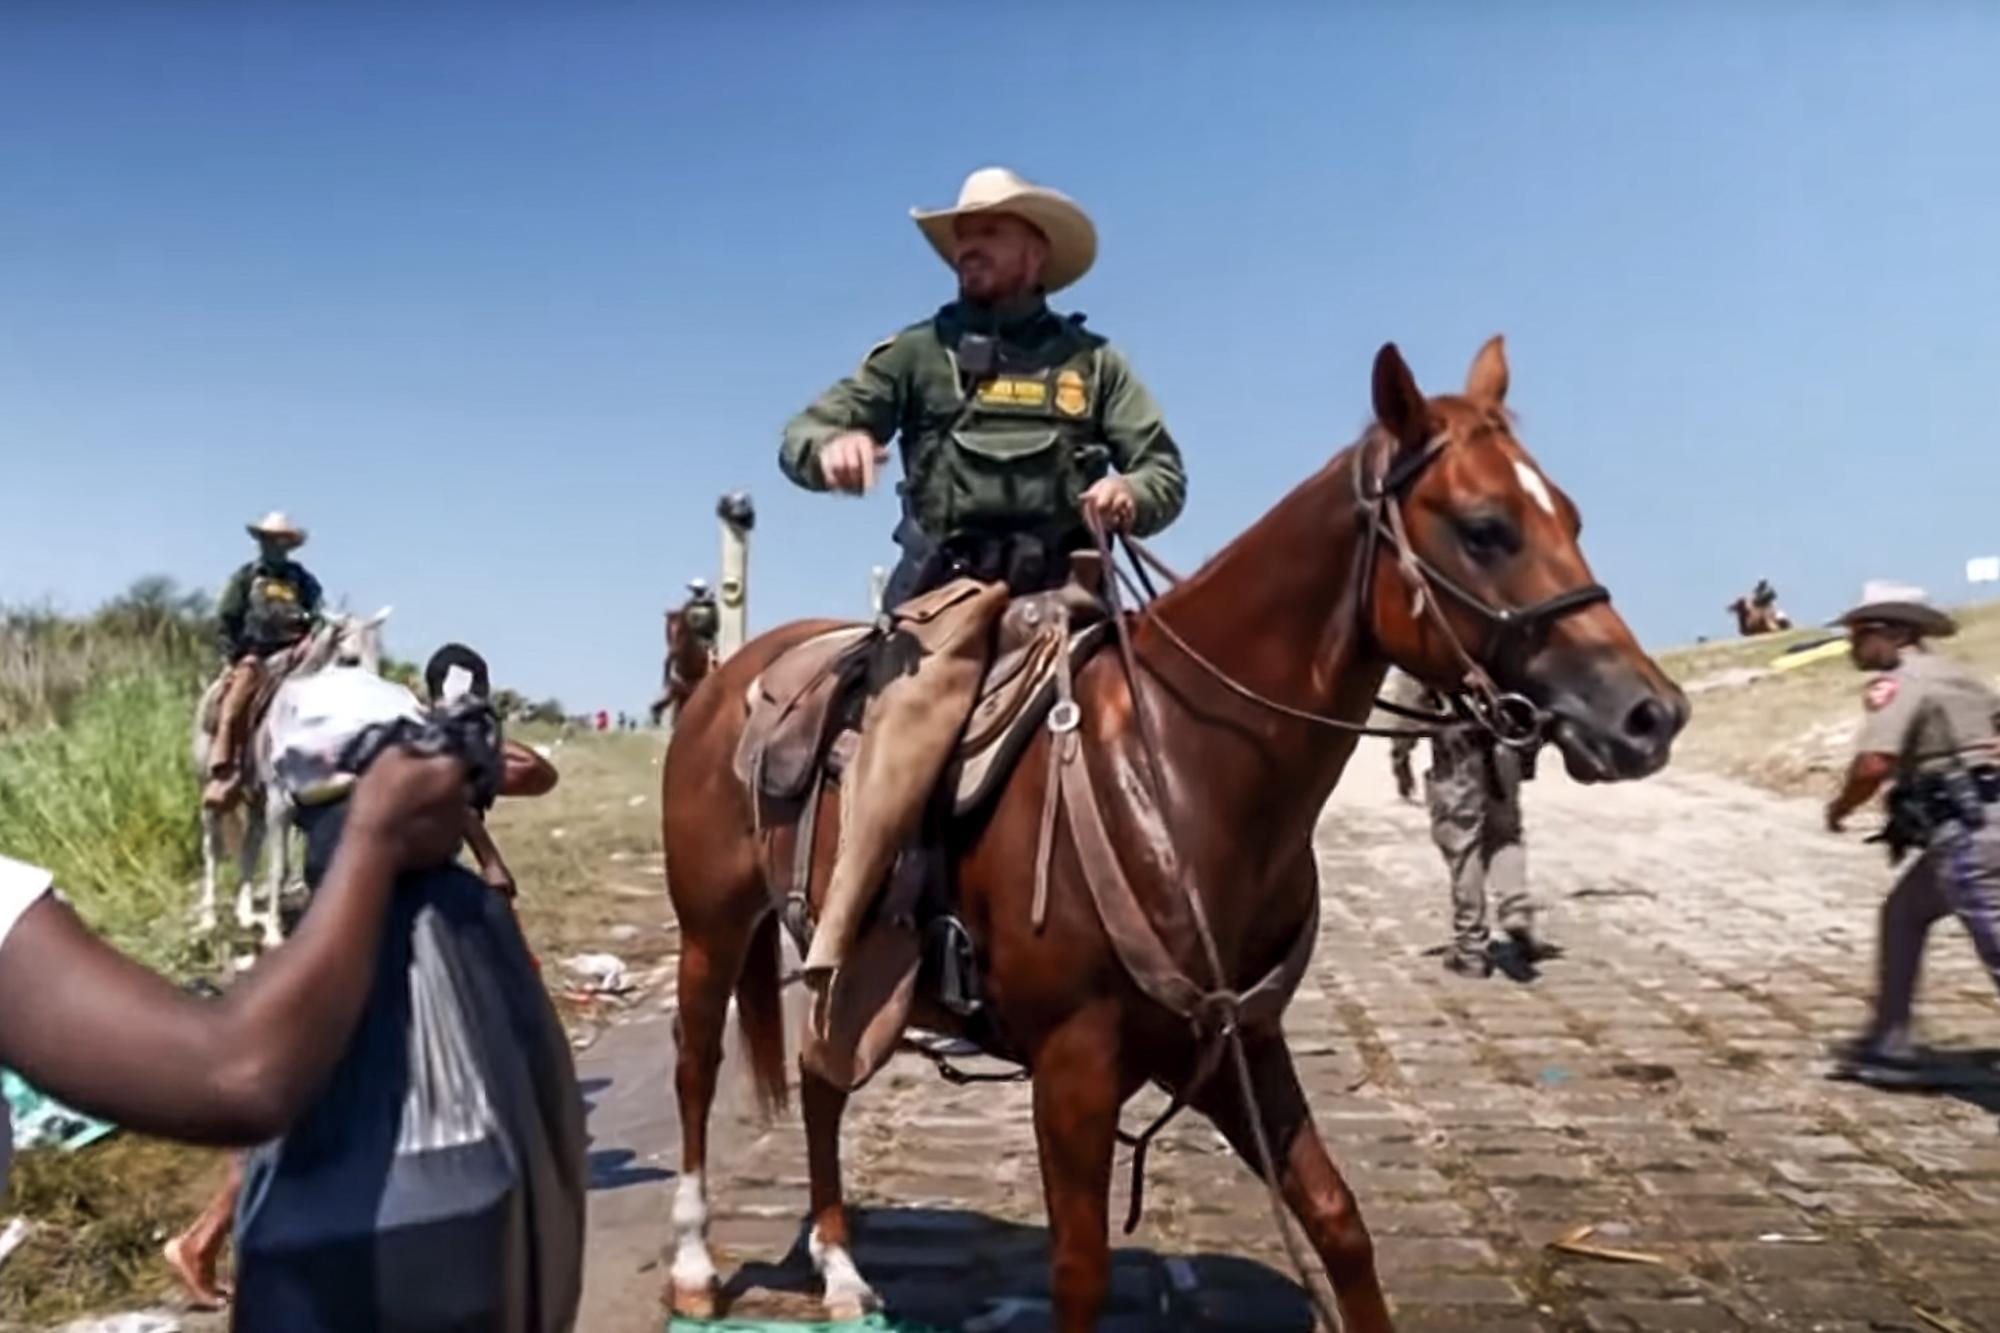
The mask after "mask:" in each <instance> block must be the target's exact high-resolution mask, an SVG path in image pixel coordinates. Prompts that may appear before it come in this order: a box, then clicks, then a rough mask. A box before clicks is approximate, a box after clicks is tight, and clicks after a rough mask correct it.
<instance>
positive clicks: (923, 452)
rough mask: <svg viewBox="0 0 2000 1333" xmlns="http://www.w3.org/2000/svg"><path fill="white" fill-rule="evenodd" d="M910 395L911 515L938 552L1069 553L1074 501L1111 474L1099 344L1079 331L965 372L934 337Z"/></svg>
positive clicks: (906, 489)
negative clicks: (1030, 540) (993, 538)
mask: <svg viewBox="0 0 2000 1333" xmlns="http://www.w3.org/2000/svg"><path fill="white" fill-rule="evenodd" d="M919 337H920V342H919V346H920V348H921V351H920V353H919V356H918V359H917V365H916V369H915V372H914V374H913V376H912V383H911V385H910V402H909V406H908V407H907V408H906V409H905V413H906V415H905V420H904V422H903V432H904V438H905V441H906V447H905V453H904V470H905V475H906V477H907V480H906V481H905V482H904V483H903V498H904V508H905V511H906V512H907V513H908V515H909V516H910V517H911V518H913V519H914V520H915V521H916V523H917V525H918V526H919V527H921V528H922V529H923V531H924V533H925V534H926V535H927V536H929V537H930V538H931V539H932V540H934V541H938V542H949V541H952V540H953V539H955V538H959V537H962V536H967V535H981V534H984V535H1009V534H1024V535H1033V536H1037V537H1040V538H1042V539H1043V540H1045V541H1049V542H1051V543H1065V544H1069V543H1073V542H1074V541H1075V540H1076V539H1077V538H1078V537H1079V536H1080V534H1081V533H1082V532H1083V530H1084V527H1083V518H1082V514H1081V511H1080V510H1079V508H1078V500H1079V498H1080V497H1081V496H1082V494H1083V492H1084V490H1085V489H1086V488H1088V487H1089V485H1090V484H1091V483H1092V482H1094V481H1096V480H1097V479H1098V478H1100V477H1102V476H1103V475H1104V474H1105V472H1106V471H1107V470H1108V468H1109V466H1110V462H1111V454H1110V450H1109V449H1108V448H1106V447H1105V445H1104V442H1103V431H1102V429H1101V427H1100V426H1099V424H1098V422H1099V415H1100V414H1099V401H1098V395H1099V392H1100V384H1099V381H1100V373H1099V358H1098V348H1099V346H1101V343H1100V341H1099V340H1098V339H1096V338H1094V337H1092V336H1091V335H1089V334H1087V333H1085V332H1084V331H1083V330H1082V329H1080V328H1078V327H1077V326H1076V325H1075V324H1074V323H1071V322H1069V321H1067V320H1065V321H1062V322H1061V332H1060V333H1059V334H1058V335H1057V336H1055V337H1052V338H1050V339H1049V340H1048V342H1047V343H1045V344H1044V345H1043V346H1042V347H1040V348H1037V349H1035V350H1034V351H1033V352H1032V353H1025V352H1021V351H1019V350H1017V349H1015V348H1012V347H1009V346H1007V345H1005V344H1002V345H1001V347H1000V349H999V350H998V353H997V357H996V364H995V365H994V366H993V368H992V369H991V370H990V372H988V373H983V374H974V373H970V372H968V371H967V370H966V369H965V368H964V367H963V366H962V365H961V363H960V357H959V354H958V351H957V349H956V348H954V347H949V346H947V345H946V344H945V342H944V340H943V335H942V333H941V331H940V330H939V329H938V328H937V326H936V325H933V326H932V328H931V330H930V331H928V332H927V333H926V334H923V335H919Z"/></svg>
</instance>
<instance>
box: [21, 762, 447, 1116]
mask: <svg viewBox="0 0 2000 1333" xmlns="http://www.w3.org/2000/svg"><path fill="white" fill-rule="evenodd" d="M349 799H350V800H351V801H353V803H354V804H353V808H352V809H351V811H350V812H349V814H348V817H347V824H346V827H345V831H344V833H343V835H342V838H341V844H340V849H339V851H338V852H337V853H336V854H335V856H334V859H333V864H332V865H331V866H330V867H329V868H328V870H327V875H326V878H325V880H324V881H323V882H322V884H321V886H320V889H319V891H318V893H317V894H316V895H315V899H314V902H313V906H312V910H311V911H309V912H307V913H306V916H305V920H304V922H303V923H302V924H301V925H300V927H299V931H298V933H297V934H296V935H294V936H293V937H292V939H291V940H290V941H288V942H287V943H286V944H285V945H283V946H282V947H280V948H279V949H277V950H275V951H273V952H272V953H271V954H270V955H269V956H268V957H267V958H265V959H264V961H263V962H262V963H260V964H259V965H258V967H257V970H256V971H255V972H254V973H253V974H251V975H250V976H248V977H246V978H244V979H243V981H241V982H240V983H238V984H237V985H236V986H234V987H233V988H232V989H231V990H230V991H229V993H228V994H227V995H225V996H224V997H222V998H221V999H219V1000H212V1001H211V1000H201V999H196V998H195V997H193V996H190V995H187V994H185V993H183V992H182V991H180V990H179V989H177V988H176V987H175V986H174V985H173V984H172V983H171V982H169V981H167V980H166V979H165V978H164V977H161V976H159V975H158V974H157V973H154V972H152V971H149V970H148V969H146V968H144V967H142V966H140V965H139V964H138V963H135V962H133V961H132V960H130V959H128V958H126V957H125V956H124V955H123V954H120V953H119V952H118V951H117V950H115V949H113V948H111V947H110V946H109V945H107V944H106V943H104V942H103V941H102V940H100V939H99V938H97V936H95V935H93V934H92V933H91V932H90V930H89V929H88V928H87V927H85V926H84V924H83V922H82V921H80V920H79V919H78V918H77V916H76V914H75V913H74V912H73V911H71V910H70V908H69V907H68V906H67V905H65V904H63V903H61V902H59V901H58V900H56V899H55V898H53V897H44V898H42V899H41V900H40V901H39V902H37V903H36V904H35V905H34V906H33V907H30V908H29V909H28V911H27V912H26V913H25V914H24V915H23V916H22V917H21V919H20V921H19V922H18V923H17V924H16V925H15V927H14V929H13V931H12V932H11V933H10V934H8V936H7V937H6V941H5V943H4V944H0V1064H7V1065H10V1066H12V1067H13V1068H15V1069H18V1070H19V1071H20V1072H21V1073H22V1074H23V1075H24V1076H26V1077H27V1078H28V1079H29V1080H30V1081H32V1082H34V1083H36V1084H37V1085H39V1086H41V1087H43V1088H46V1089H47V1090H48V1091H50V1092H51V1093H53V1094H55V1095H56V1096H57V1097H60V1098H62V1099H63V1100H64V1101H67V1102H70V1103H72V1104H73V1105H75V1106H77V1107H78V1108H79V1109H82V1110H84V1111H88V1112H91V1113H92V1114H95V1115H101V1116H104V1117H106V1118H107V1119H111V1120H115V1121H117V1122H118V1123H119V1124H121V1125H125V1126H128V1127H130V1128H132V1129H137V1130H141V1131H144V1132H147V1133H153V1134H160V1135H164V1136H167V1137H171V1138H178V1139H186V1140H190V1141H193V1142H202V1143H217V1144H228V1145H248V1144H253V1143H257V1142H261V1141H263V1140H265V1139H269V1138H272V1137H274V1136H275V1135H277V1134H280V1133H282V1132H283V1131H284V1130H285V1128H286V1127H287V1126H289V1125H290V1124H291V1122H292V1121H293V1120H295V1119H296V1118H297V1117H298V1115H299V1114H300V1113H301V1112H302V1111H303V1110H304V1109H305V1107H306V1106H307V1104H308V1103H309V1102H310V1101H311V1099H312V1098H313V1097H314V1096H315V1095H316V1094H317V1093H318V1091H319V1089H320V1087H321V1086H322V1084H323V1083H324V1081H325V1079H326V1076H327V1075H328V1073H329V1072H331V1070H332V1069H333V1066H334V1064H335V1063H336V1062H337V1061H338V1060H339V1059H340V1056H341V1055H342V1053H343V1052H344V1051H345V1050H346V1049H347V1044H348V1041H349V1039H350V1038H351V1037H352V1035H353V1032H354V1026H355V1023H356V1022H357V1021H359V1018H360V1015H361V1010H362V1007H363V1005H364V1003H365V1002H366V1000H367V996H368V990H369V986H370V984H371V983H372V982H373V979H374V971H375V954H376V944H377V942H378V940H379V937H380V934H381V930H382V921H383V917H384V914H385V910H386V908H387V905H388V902H389V896H390V894H391V893H392V892H393V891H394V887H395V883H396V877H397V876H398V874H400V873H401V872H402V871H404V870H411V869H420V868H423V867H426V866H432V865H437V864H440V863H442V862H444V861H446V860H448V859H449V858H450V856H451V855H452V853H453V852H454V851H455V850H456V848H457V846H458V842H459V837H460V834H461V832H462V830H463V829H464V826H465V821H466V819H467V818H468V815H469V812H468V809H467V806H466V800H465V773H464V768H463V766H462V765H460V764H459V762H458V761H457V760H454V759H449V758H419V757H417V756H415V755H412V754H409V753H407V752H405V751H401V750H392V751H389V752H388V753H385V754H383V755H382V756H381V757H380V758H379V759H378V760H377V761H376V762H375V763H374V764H373V765H371V766H370V768H369V770H368V772H367V773H366V774H365V775H364V776H363V778H362V780H361V781H360V782H359V783H357V784H356V785H355V788H354V793H353V795H352V796H351V797H349Z"/></svg>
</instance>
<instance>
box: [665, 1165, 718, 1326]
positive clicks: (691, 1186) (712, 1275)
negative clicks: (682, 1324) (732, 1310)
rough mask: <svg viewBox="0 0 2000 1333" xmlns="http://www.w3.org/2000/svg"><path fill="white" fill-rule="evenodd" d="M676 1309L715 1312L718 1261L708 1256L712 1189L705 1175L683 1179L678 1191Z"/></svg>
mask: <svg viewBox="0 0 2000 1333" xmlns="http://www.w3.org/2000/svg"><path fill="white" fill-rule="evenodd" d="M673 1281H674V1309H675V1310H676V1311H678V1312H680V1313H682V1314H688V1315H697V1316H698V1317H703V1318H705V1317H706V1315H703V1314H701V1313H700V1311H701V1310H702V1308H703V1307H704V1306H705V1307H706V1308H707V1309H708V1310H709V1311H711V1312H712V1311H713V1309H714V1300H715V1287H716V1281H717V1278H716V1272H715V1260H714V1259H712V1258H710V1257H709V1253H708V1189H707V1186H706V1185H705V1183H704V1182H703V1181H702V1178H701V1172H699V1171H690V1172H688V1173H687V1174H686V1175H684V1176H682V1177H681V1183H680V1185H679V1187H678V1188H677V1189H676V1190H675V1191H674V1267H673Z"/></svg>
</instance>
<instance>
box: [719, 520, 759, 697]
mask: <svg viewBox="0 0 2000 1333" xmlns="http://www.w3.org/2000/svg"><path fill="white" fill-rule="evenodd" d="M715 516H716V517H717V518H718V519H720V520H721V521H722V583H721V585H720V586H719V587H718V588H717V589H716V596H715V600H716V611H717V614H716V627H715V656H716V660H717V661H721V662H726V661H728V660H729V655H730V654H731V653H734V652H735V651H736V650H737V649H738V648H741V647H742V646H743V642H744V640H745V639H747V638H748V637H749V634H748V626H749V623H750V622H749V601H750V530H751V529H752V528H754V527H756V526H757V508H756V506H755V505H754V504H752V503H751V501H750V492H748V491H731V492H730V493H729V494H728V495H725V496H723V497H722V499H721V500H719V501H717V503H716V506H715Z"/></svg>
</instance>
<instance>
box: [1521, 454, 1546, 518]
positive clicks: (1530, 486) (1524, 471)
mask: <svg viewBox="0 0 2000 1333" xmlns="http://www.w3.org/2000/svg"><path fill="white" fill-rule="evenodd" d="M1514 476H1515V477H1516V478H1517V479H1518V480H1519V481H1520V483H1521V489H1522V490H1524V491H1526V492H1527V493H1528V494H1529V495H1531V496H1533V497H1534V501H1535V503H1536V504H1538V505H1540V506H1541V507H1542V512H1543V513H1545V514H1547V515H1548V516H1549V517H1550V518H1554V517H1555V516H1556V498H1555V497H1554V496H1553V495H1550V494H1549V484H1548V482H1546V481H1544V480H1543V479H1542V474H1541V473H1539V472H1537V471H1535V467H1534V464H1532V463H1530V462H1528V460H1527V459H1525V458H1517V459H1515V460H1514Z"/></svg>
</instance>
